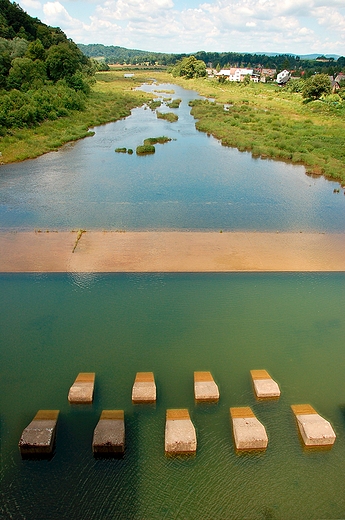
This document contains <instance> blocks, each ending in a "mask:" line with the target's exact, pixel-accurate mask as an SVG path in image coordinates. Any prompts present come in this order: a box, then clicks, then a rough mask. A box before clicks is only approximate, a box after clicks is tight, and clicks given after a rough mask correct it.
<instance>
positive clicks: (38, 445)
mask: <svg viewBox="0 0 345 520" xmlns="http://www.w3.org/2000/svg"><path fill="white" fill-rule="evenodd" d="M58 416H59V410H39V411H38V412H37V414H36V415H35V417H34V418H33V420H32V421H31V423H30V424H29V425H28V426H27V427H26V428H25V429H24V430H23V433H22V435H21V437H20V440H19V444H18V446H19V450H20V453H21V454H22V456H23V457H31V456H32V457H35V456H50V455H51V454H52V453H53V448H54V441H55V436H56V425H57V420H58Z"/></svg>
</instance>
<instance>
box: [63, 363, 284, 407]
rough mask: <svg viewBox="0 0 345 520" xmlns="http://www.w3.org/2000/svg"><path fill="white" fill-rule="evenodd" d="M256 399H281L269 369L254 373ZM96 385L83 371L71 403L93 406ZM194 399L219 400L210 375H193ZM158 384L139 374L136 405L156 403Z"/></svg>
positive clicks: (134, 392)
mask: <svg viewBox="0 0 345 520" xmlns="http://www.w3.org/2000/svg"><path fill="white" fill-rule="evenodd" d="M250 373H251V376H252V381H253V386H254V391H255V395H256V397H258V398H259V399H265V398H278V397H279V396H280V389H279V386H278V384H277V383H276V382H275V381H274V380H273V379H272V378H271V376H270V375H269V374H268V372H267V371H266V370H251V372H250ZM94 385H95V373H94V372H81V373H80V374H78V376H77V378H76V380H75V381H74V383H73V385H72V386H71V388H70V390H69V393H68V400H69V402H70V403H74V404H78V403H92V401H93V393H94ZM194 397H195V400H196V401H213V402H215V401H218V400H219V389H218V386H217V384H216V383H215V381H214V379H213V377H212V374H211V373H210V372H194ZM156 399H157V394H156V383H155V379H154V375H153V372H137V374H136V377H135V381H134V385H133V388H132V401H133V403H155V402H156Z"/></svg>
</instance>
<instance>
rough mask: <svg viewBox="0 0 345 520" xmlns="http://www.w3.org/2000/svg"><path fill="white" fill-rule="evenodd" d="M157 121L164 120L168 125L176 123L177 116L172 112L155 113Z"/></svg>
mask: <svg viewBox="0 0 345 520" xmlns="http://www.w3.org/2000/svg"><path fill="white" fill-rule="evenodd" d="M156 114H157V118H158V119H165V120H166V121H169V123H176V121H178V116H177V115H176V114H174V113H173V112H164V113H163V112H156Z"/></svg>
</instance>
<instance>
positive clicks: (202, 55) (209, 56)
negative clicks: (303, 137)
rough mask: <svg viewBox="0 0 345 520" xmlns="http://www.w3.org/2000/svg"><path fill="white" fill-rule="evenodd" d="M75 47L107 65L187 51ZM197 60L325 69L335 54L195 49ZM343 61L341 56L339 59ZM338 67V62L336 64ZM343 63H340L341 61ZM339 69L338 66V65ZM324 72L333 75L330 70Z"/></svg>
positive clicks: (172, 58) (162, 59) (161, 59)
mask: <svg viewBox="0 0 345 520" xmlns="http://www.w3.org/2000/svg"><path fill="white" fill-rule="evenodd" d="M78 47H79V49H80V50H81V51H82V52H83V53H84V54H85V55H86V56H88V57H89V58H95V59H99V60H104V61H105V62H106V63H108V64H114V63H119V64H128V65H138V64H143V63H147V64H148V65H154V64H159V65H170V66H172V65H175V64H176V62H177V61H179V60H181V59H182V58H184V57H186V56H190V54H168V53H160V52H150V51H142V50H138V49H126V48H125V47H118V46H113V45H111V46H106V45H102V44H89V45H83V44H78ZM193 55H194V56H195V57H196V58H197V59H198V60H202V61H204V62H205V63H206V65H211V64H212V66H213V67H216V66H217V65H218V64H219V66H220V67H222V68H224V67H227V66H240V67H254V68H255V67H264V68H272V69H279V70H282V69H285V68H287V69H290V70H293V69H300V68H301V67H302V64H301V61H303V69H305V68H307V69H308V68H309V69H316V68H318V69H320V71H321V70H324V71H325V72H326V68H327V67H328V68H329V67H330V66H333V65H334V64H335V63H336V60H337V59H338V58H339V56H337V55H335V54H327V55H326V56H325V57H326V58H331V59H332V58H333V60H332V61H331V62H328V61H327V60H326V61H324V62H321V61H320V62H319V61H317V62H316V61H315V60H316V58H318V57H320V56H322V55H320V54H305V55H303V56H297V55H295V54H278V53H253V54H250V53H238V52H205V51H198V52H195V53H193ZM342 60H343V58H342ZM338 65H339V66H340V63H339V64H338ZM342 66H343V63H342ZM338 68H339V67H338ZM327 73H330V74H333V72H332V71H327Z"/></svg>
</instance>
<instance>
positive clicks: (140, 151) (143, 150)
mask: <svg viewBox="0 0 345 520" xmlns="http://www.w3.org/2000/svg"><path fill="white" fill-rule="evenodd" d="M169 141H171V139H170V137H166V136H165V135H163V136H161V137H148V138H147V139H145V140H144V144H143V145H141V146H137V149H136V153H137V155H148V154H152V153H155V152H156V149H155V147H154V145H155V144H164V143H168V142H169Z"/></svg>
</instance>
